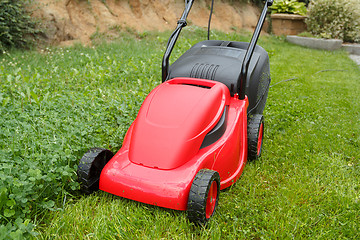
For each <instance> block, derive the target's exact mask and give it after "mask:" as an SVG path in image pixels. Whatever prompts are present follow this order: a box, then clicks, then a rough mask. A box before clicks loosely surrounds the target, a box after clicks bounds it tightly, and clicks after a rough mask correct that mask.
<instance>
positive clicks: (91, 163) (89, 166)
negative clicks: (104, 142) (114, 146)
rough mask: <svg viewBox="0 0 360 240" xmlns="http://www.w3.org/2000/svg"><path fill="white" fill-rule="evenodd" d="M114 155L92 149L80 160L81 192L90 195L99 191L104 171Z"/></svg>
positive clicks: (78, 171) (108, 151)
mask: <svg viewBox="0 0 360 240" xmlns="http://www.w3.org/2000/svg"><path fill="white" fill-rule="evenodd" d="M113 156H114V154H113V153H112V152H111V151H110V150H107V149H104V148H92V149H90V150H89V151H87V152H86V153H85V154H84V156H83V157H82V158H81V159H80V162H79V166H78V169H77V175H78V180H79V182H80V186H81V190H82V191H83V192H85V193H87V194H90V193H92V192H94V191H97V190H98V189H99V179H100V174H101V171H102V169H103V168H104V167H105V165H106V163H107V162H108V161H109V160H110V159H111V158H112V157H113Z"/></svg>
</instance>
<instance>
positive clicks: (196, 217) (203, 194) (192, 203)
mask: <svg viewBox="0 0 360 240" xmlns="http://www.w3.org/2000/svg"><path fill="white" fill-rule="evenodd" d="M219 194H220V176H219V173H218V172H216V171H212V170H209V169H201V170H200V171H199V172H198V173H197V174H196V176H195V178H194V181H193V183H192V185H191V189H190V193H189V199H188V205H187V207H188V210H187V213H188V218H189V220H190V221H191V222H193V223H196V224H201V225H205V224H206V223H207V222H208V221H209V220H210V218H211V216H212V215H213V214H214V212H215V210H216V206H217V204H218V201H219Z"/></svg>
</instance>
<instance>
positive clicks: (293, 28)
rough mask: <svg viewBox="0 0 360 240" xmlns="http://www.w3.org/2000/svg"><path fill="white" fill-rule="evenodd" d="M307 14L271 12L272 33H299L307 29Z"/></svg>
mask: <svg viewBox="0 0 360 240" xmlns="http://www.w3.org/2000/svg"><path fill="white" fill-rule="evenodd" d="M305 19H306V17H305V16H300V15H296V14H282V13H276V14H271V27H272V33H273V34H275V35H278V36H279V35H297V34H299V33H302V32H304V31H306V24H305Z"/></svg>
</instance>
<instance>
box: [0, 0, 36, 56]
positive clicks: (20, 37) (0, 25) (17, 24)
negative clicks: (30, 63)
mask: <svg viewBox="0 0 360 240" xmlns="http://www.w3.org/2000/svg"><path fill="white" fill-rule="evenodd" d="M23 4H24V2H23V1H19V0H1V1H0V53H1V52H2V51H3V50H4V49H8V48H12V47H17V48H23V47H27V46H29V44H30V43H31V40H32V38H30V36H31V35H34V34H36V33H37V32H38V31H37V30H36V28H35V22H34V21H33V20H32V19H31V17H30V16H29V15H28V13H27V12H26V11H25V10H24V5H23Z"/></svg>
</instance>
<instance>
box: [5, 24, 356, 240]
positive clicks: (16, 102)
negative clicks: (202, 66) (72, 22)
mask: <svg viewBox="0 0 360 240" xmlns="http://www.w3.org/2000/svg"><path fill="white" fill-rule="evenodd" d="M183 33H184V34H183V35H182V36H183V37H181V38H180V39H179V43H178V45H177V46H178V48H176V49H174V53H173V58H172V60H174V59H176V58H177V57H178V56H180V54H182V53H183V52H184V51H185V50H186V49H188V48H189V47H190V46H191V45H192V44H194V43H196V42H198V41H200V40H203V39H204V38H205V36H206V33H205V32H204V31H202V30H200V29H198V28H191V27H189V28H187V29H184V32H183ZM214 35H215V36H214V37H213V38H218V39H229V40H240V41H248V40H249V35H248V34H245V35H241V36H238V35H236V34H223V33H219V32H216V33H215V34H214ZM168 36H169V33H146V35H144V36H142V35H137V37H132V36H129V35H124V36H122V37H121V38H120V39H118V40H117V41H116V42H114V43H107V44H105V43H103V44H97V45H96V47H91V48H90V47H89V48H87V47H82V46H75V47H71V48H65V49H62V48H51V49H44V50H42V51H36V52H34V51H31V52H26V53H23V52H11V53H6V54H3V55H0V85H1V88H0V114H1V118H0V180H1V184H0V236H6V235H7V236H8V237H9V236H10V237H13V238H16V236H35V232H37V233H38V234H37V235H36V238H40V239H161V238H163V239H251V238H255V239H269V238H271V239H272V238H277V239H289V238H295V239H302V238H307V239H348V238H350V239H351V238H353V239H358V238H359V237H360V236H359V233H358V229H359V228H360V217H359V214H358V213H359V210H360V205H359V204H360V202H359V201H360V189H359V187H360V186H359V183H360V180H359V177H360V176H359V175H360V165H359V159H360V150H359V147H360V134H359V133H360V124H359V119H360V95H359V92H360V69H359V68H358V66H356V64H355V63H353V62H352V61H351V60H350V59H349V58H348V56H347V54H346V53H345V52H342V51H336V52H326V51H318V50H310V49H306V48H302V47H299V46H295V45H291V44H289V43H286V42H285V41H284V40H283V39H282V38H276V37H272V36H268V37H262V38H261V39H260V40H259V45H261V46H263V47H264V48H265V49H266V50H267V51H268V52H269V55H270V64H271V76H272V87H271V88H270V91H269V96H268V101H267V106H266V108H265V112H264V115H265V124H266V126H265V127H266V129H265V139H264V151H263V156H262V157H261V159H259V161H256V162H251V163H249V164H247V166H246V167H245V170H244V173H243V175H242V177H241V178H240V179H239V181H238V182H237V183H236V184H235V185H233V186H232V187H230V188H229V189H228V190H226V191H222V192H221V195H220V201H219V207H218V209H217V212H216V215H215V216H214V217H213V219H212V221H211V222H210V223H209V224H208V225H207V227H206V228H198V227H195V226H194V225H192V224H190V223H189V222H188V220H187V218H186V214H185V213H184V212H177V211H172V210H168V209H162V208H158V207H154V206H149V205H145V204H141V203H137V202H133V201H130V200H126V199H122V198H119V197H116V196H112V195H110V194H107V193H104V192H98V193H95V194H93V195H91V196H82V195H80V194H79V192H78V191H77V189H78V187H79V186H78V184H77V182H76V174H75V172H76V166H77V163H78V160H79V159H80V158H81V156H82V154H84V153H85V152H86V151H87V150H88V149H89V148H91V147H95V146H96V147H105V148H109V149H111V150H112V151H114V152H116V151H117V150H118V149H119V148H120V147H121V143H122V140H123V137H124V135H125V133H126V130H127V128H128V127H129V126H130V124H131V122H132V121H133V120H134V118H135V117H136V114H137V111H138V109H139V107H140V106H141V103H142V101H143V100H144V98H145V97H146V95H147V94H148V93H149V92H150V91H151V89H153V88H154V87H155V86H157V85H158V84H159V83H160V76H161V69H160V64H161V59H162V54H163V51H164V49H165V45H166V41H167V38H168ZM293 78H294V79H293ZM288 79H293V80H289V81H287V80H288ZM284 80H285V81H284ZM0 238H1V237H0Z"/></svg>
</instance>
